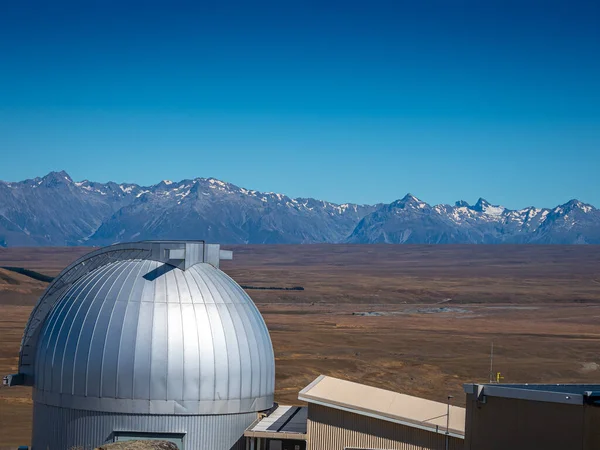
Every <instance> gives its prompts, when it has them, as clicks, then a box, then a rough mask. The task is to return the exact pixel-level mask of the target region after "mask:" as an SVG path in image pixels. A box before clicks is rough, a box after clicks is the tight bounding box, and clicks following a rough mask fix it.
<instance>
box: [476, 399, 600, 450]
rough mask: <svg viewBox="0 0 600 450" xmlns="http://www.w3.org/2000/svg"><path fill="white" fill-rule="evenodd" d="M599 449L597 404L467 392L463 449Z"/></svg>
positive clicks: (599, 433)
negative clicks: (479, 397) (481, 397)
mask: <svg viewBox="0 0 600 450" xmlns="http://www.w3.org/2000/svg"><path fill="white" fill-rule="evenodd" d="M538 448H539V449H544V450H554V449H556V450H567V449H568V450H579V449H581V450H594V449H600V407H594V406H587V405H585V406H584V405H572V404H563V403H555V402H541V401H533V400H518V399H511V398H504V397H492V396H487V397H486V402H485V403H478V402H477V401H476V396H475V395H474V394H468V395H467V420H466V436H465V450H506V449H511V450H531V449H538Z"/></svg>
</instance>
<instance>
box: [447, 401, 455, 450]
mask: <svg viewBox="0 0 600 450" xmlns="http://www.w3.org/2000/svg"><path fill="white" fill-rule="evenodd" d="M453 398H454V396H452V395H449V396H448V409H447V412H446V450H448V449H449V446H450V399H453Z"/></svg>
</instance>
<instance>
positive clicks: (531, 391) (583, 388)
mask: <svg viewBox="0 0 600 450" xmlns="http://www.w3.org/2000/svg"><path fill="white" fill-rule="evenodd" d="M463 388H464V390H465V392H466V393H467V394H476V395H477V398H481V397H483V396H489V397H503V398H512V399H516V400H530V401H536V402H550V403H564V404H569V405H583V404H596V402H598V401H599V396H600V385H599V384H495V383H491V384H477V383H469V384H465V385H464V386H463Z"/></svg>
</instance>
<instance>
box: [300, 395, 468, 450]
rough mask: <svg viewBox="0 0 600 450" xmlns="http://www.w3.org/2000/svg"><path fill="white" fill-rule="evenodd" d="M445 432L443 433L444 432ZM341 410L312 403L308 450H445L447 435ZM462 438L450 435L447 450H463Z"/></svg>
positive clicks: (310, 406) (308, 428)
mask: <svg viewBox="0 0 600 450" xmlns="http://www.w3.org/2000/svg"><path fill="white" fill-rule="evenodd" d="M442 433H443V432H442ZM442 433H435V432H431V431H426V430H421V429H419V428H414V427H409V426H405V425H400V424H397V423H393V422H388V421H384V420H380V419H374V418H371V417H367V416H363V415H360V414H354V413H350V412H346V411H341V410H339V409H333V408H327V407H325V406H320V405H315V404H312V403H309V405H308V422H307V435H308V441H307V450H344V449H346V448H348V447H350V448H361V449H384V450H445V449H446V436H445V435H444V434H442ZM463 442H464V441H463V439H460V438H456V437H452V436H449V437H448V444H449V446H448V450H462V449H463Z"/></svg>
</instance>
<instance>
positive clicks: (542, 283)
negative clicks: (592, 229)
mask: <svg viewBox="0 0 600 450" xmlns="http://www.w3.org/2000/svg"><path fill="white" fill-rule="evenodd" d="M230 248H232V249H233V250H234V261H232V262H225V263H224V265H223V269H224V270H225V271H226V272H227V273H229V274H230V275H231V276H232V277H233V278H234V279H235V280H236V281H238V282H239V283H240V284H244V285H253V286H284V287H291V286H303V287H304V288H305V290H304V291H259V290H250V291H248V292H249V293H250V295H251V296H252V298H253V299H254V300H255V302H256V303H257V305H258V307H259V309H260V310H261V312H262V313H263V315H264V317H265V320H266V322H267V325H268V327H269V330H270V332H271V337H272V340H273V346H274V348H275V357H276V364H277V380H276V381H277V391H276V400H277V401H279V402H284V403H297V393H298V390H299V389H301V388H302V387H304V386H305V385H306V384H308V383H309V382H310V381H312V379H314V378H315V377H316V376H317V375H318V374H320V373H324V374H328V375H333V376H337V377H342V378H346V379H350V380H353V381H359V382H363V383H367V384H371V385H375V386H379V387H383V388H387V389H393V390H397V391H401V392H405V393H409V394H414V395H420V396H424V397H427V398H431V399H434V400H444V399H445V398H446V395H447V394H449V393H450V394H453V395H454V396H455V398H456V403H458V404H464V395H463V393H462V383H464V382H469V381H487V378H488V372H489V350H490V343H491V342H492V341H493V342H494V345H495V358H494V362H495V368H496V369H497V370H498V371H500V372H502V374H503V376H504V377H505V379H504V381H505V382H600V247H597V246H451V245H444V246H410V245H407V246H391V245H390V246H387V245H381V246H367V245H363V246H358V245H354V246H350V245H306V246H238V247H230ZM89 250H90V249H89V248H43V249H31V248H29V249H18V248H14V249H2V250H0V266H19V267H26V268H29V269H32V270H36V271H39V272H42V273H45V274H49V275H56V274H57V273H58V272H59V271H60V270H61V269H62V268H63V267H64V266H66V265H67V264H68V263H69V262H71V261H72V260H74V259H76V258H77V257H78V256H80V255H82V254H84V253H86V252H87V251H89ZM44 287H45V284H44V283H42V282H38V281H34V280H32V279H30V278H28V277H25V276H22V275H17V274H15V273H13V272H8V271H5V270H2V269H0V374H5V373H13V372H14V371H15V370H16V367H17V359H18V358H17V356H18V348H19V341H20V337H21V333H22V330H23V327H24V325H25V322H26V320H27V318H28V315H29V312H30V310H31V308H32V306H33V304H34V303H35V301H36V299H37V297H38V296H39V295H40V294H41V292H42V291H43V289H44ZM356 313H359V314H356ZM360 313H370V314H366V315H365V314H360ZM30 422H31V400H30V390H29V389H28V388H10V389H8V388H0V448H2V447H3V446H4V447H5V448H10V447H14V446H16V445H18V444H27V443H28V442H29V433H30V427H31V423H30Z"/></svg>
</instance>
